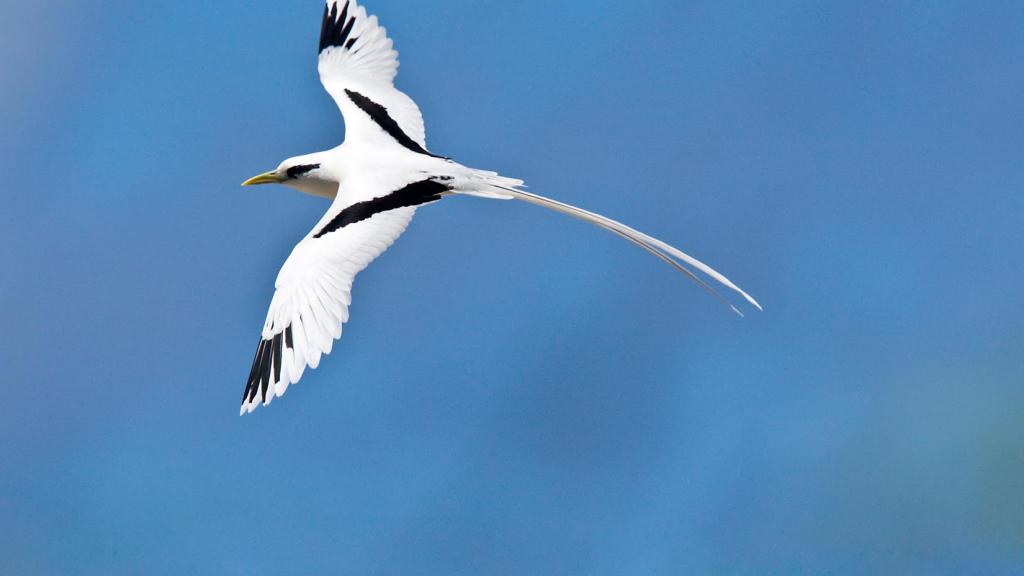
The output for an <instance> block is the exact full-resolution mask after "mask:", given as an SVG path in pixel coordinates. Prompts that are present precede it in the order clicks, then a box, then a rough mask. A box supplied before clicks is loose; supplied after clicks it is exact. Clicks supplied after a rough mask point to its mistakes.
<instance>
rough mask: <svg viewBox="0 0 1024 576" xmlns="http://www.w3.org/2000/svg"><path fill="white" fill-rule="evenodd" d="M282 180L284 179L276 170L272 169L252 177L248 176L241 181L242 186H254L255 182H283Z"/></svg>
mask: <svg viewBox="0 0 1024 576" xmlns="http://www.w3.org/2000/svg"><path fill="white" fill-rule="evenodd" d="M284 180H285V179H284V178H282V177H281V176H280V175H279V174H278V173H277V171H276V170H274V171H271V172H266V173H264V174H260V175H259V176H253V177H252V178H249V179H248V180H246V181H245V182H242V186H255V185H257V184H280V183H281V182H284Z"/></svg>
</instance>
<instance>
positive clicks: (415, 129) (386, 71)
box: [318, 0, 429, 154]
mask: <svg viewBox="0 0 1024 576" xmlns="http://www.w3.org/2000/svg"><path fill="white" fill-rule="evenodd" d="M318 68H319V70H320V81H321V82H322V83H323V85H324V88H326V89H327V92H328V93H329V94H330V95H331V97H332V98H334V101H335V102H336V103H337V104H338V108H340V109H341V114H342V116H344V117H345V140H346V141H357V142H364V143H370V144H379V145H385V146H387V145H395V144H396V143H397V144H398V145H401V146H402V147H404V148H407V149H409V150H412V151H413V152H417V153H420V154H429V152H427V150H426V147H427V144H426V132H425V130H424V127H423V116H422V114H420V109H419V108H418V107H417V106H416V103H415V102H413V101H412V99H411V98H409V97H408V96H406V95H405V94H403V93H402V92H400V91H398V90H397V89H396V88H395V87H394V80H395V75H396V74H397V73H398V52H396V51H395V49H394V47H393V43H392V42H391V39H390V38H388V36H387V31H386V30H385V29H384V28H383V27H381V26H380V25H379V24H378V23H377V17H376V16H370V15H368V14H367V13H366V9H365V8H363V7H362V6H359V5H358V4H357V3H356V1H355V0H327V5H326V7H325V9H324V20H323V25H322V26H321V29H320V63H319V66H318Z"/></svg>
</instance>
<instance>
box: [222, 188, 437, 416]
mask: <svg viewBox="0 0 1024 576" xmlns="http://www.w3.org/2000/svg"><path fill="white" fill-rule="evenodd" d="M450 189H451V186H450V185H449V183H448V181H447V180H446V179H443V178H434V179H424V180H418V181H410V180H409V179H408V177H403V176H401V175H398V174H394V173H390V174H388V175H386V176H380V175H378V176H377V177H375V178H373V179H372V180H370V179H368V178H365V177H363V178H358V179H354V180H352V181H346V184H345V190H344V194H342V193H340V192H339V194H338V196H337V198H336V199H335V201H334V204H332V205H331V208H330V209H329V210H328V211H327V213H326V214H324V217H323V218H322V219H321V220H320V222H319V223H317V225H316V227H315V228H313V230H312V231H310V233H309V234H308V235H307V236H306V237H305V238H303V239H302V241H301V242H299V243H298V245H296V246H295V249H294V250H292V253H291V255H290V256H289V257H288V260H286V261H285V263H284V266H283V267H282V268H281V272H280V273H279V274H278V276H277V282H276V283H275V288H276V291H275V292H274V298H273V301H272V302H271V304H270V311H269V312H268V313H267V320H266V323H265V324H264V325H263V334H262V335H261V337H260V344H259V347H258V348H257V349H256V357H255V358H254V359H253V364H252V370H250V372H249V379H248V381H247V382H246V386H245V395H244V396H243V398H242V408H241V413H242V414H245V413H247V412H252V411H253V410H255V409H256V407H257V406H259V405H260V404H261V403H262V404H270V402H271V401H272V400H273V399H274V397H276V396H281V395H283V394H284V393H285V391H286V390H287V389H288V386H290V385H292V384H296V383H297V382H298V381H299V379H300V378H302V374H303V372H305V370H306V368H307V367H308V368H313V369H315V368H316V367H317V366H318V365H319V364H320V358H321V356H323V355H324V354H330V353H331V349H332V347H333V345H334V341H335V340H337V339H339V338H341V331H342V324H344V323H345V322H347V321H348V317H349V316H348V307H349V305H350V304H351V303H352V282H353V280H355V277H356V274H358V273H359V272H361V271H362V270H363V269H364V268H366V267H367V266H368V265H369V264H370V262H372V261H373V260H374V259H376V258H377V257H378V256H380V255H381V254H382V253H383V252H384V251H385V250H387V249H388V247H390V246H391V244H392V243H394V241H395V239H397V238H398V237H399V236H400V235H401V234H402V232H404V231H405V228H406V226H408V225H409V222H410V221H411V220H412V217H413V215H414V214H415V212H416V207H417V206H420V205H422V204H427V203H429V202H434V201H436V200H439V199H440V198H441V196H442V195H443V194H445V193H447V192H448V191H449V190H450Z"/></svg>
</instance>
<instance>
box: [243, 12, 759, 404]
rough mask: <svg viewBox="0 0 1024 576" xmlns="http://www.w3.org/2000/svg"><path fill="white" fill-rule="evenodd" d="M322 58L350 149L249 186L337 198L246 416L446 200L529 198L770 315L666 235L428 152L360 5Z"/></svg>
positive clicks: (310, 353)
mask: <svg viewBox="0 0 1024 576" xmlns="http://www.w3.org/2000/svg"><path fill="white" fill-rule="evenodd" d="M319 54H320V56H319V65H318V69H319V72H320V81H321V83H323V85H324V88H326V89H327V92H328V93H329V94H330V95H331V97H332V98H333V99H334V101H335V102H336V103H337V105H338V108H340V109H341V114H342V116H343V117H344V120H345V141H344V143H342V144H341V145H340V146H338V147H336V148H333V149H331V150H327V151H324V152H317V153H314V154H307V155H305V156H297V157H295V158H289V159H287V160H285V161H284V162H282V163H281V164H280V165H279V166H278V167H277V169H275V170H272V171H270V172H267V173H265V174H260V175H259V176H256V177H254V178H250V179H249V180H246V181H245V182H244V183H243V186H251V185H256V184H284V185H286V186H289V187H291V188H294V189H296V190H299V191H300V192H304V193H306V194H312V195H315V196H322V197H324V198H330V199H332V200H333V201H332V203H331V207H330V208H329V209H328V210H327V213H326V214H324V216H323V218H321V219H320V221H319V222H317V224H316V226H314V227H313V229H312V230H311V231H310V232H309V234H307V235H306V237H305V238H303V239H302V241H301V242H299V243H298V245H296V246H295V248H294V249H293V250H292V253H291V255H290V256H289V257H288V259H287V260H286V261H285V263H284V266H283V267H282V268H281V271H280V273H279V274H278V276H277V281H276V283H275V292H274V297H273V300H272V301H271V303H270V311H269V312H268V314H267V320H266V323H265V324H264V325H263V333H262V335H261V338H260V343H259V347H258V348H257V349H256V357H255V359H254V360H253V363H252V369H251V370H250V372H249V379H248V381H247V382H246V386H245V395H244V396H243V398H242V407H241V413H242V414H245V413H248V412H252V411H253V410H255V409H256V408H257V407H258V406H259V405H260V404H261V403H262V404H264V405H266V404H270V402H271V401H272V400H273V399H274V398H275V397H276V396H281V395H283V394H284V393H285V391H286V390H287V389H288V387H289V386H290V385H292V384H296V383H297V382H298V381H299V380H300V379H301V378H302V374H303V372H304V371H305V370H306V369H307V368H310V369H316V368H317V366H318V365H319V364H320V359H321V357H322V356H324V355H326V354H330V353H331V349H332V347H333V345H334V341H335V340H338V339H339V338H341V330H342V325H343V324H344V323H345V322H347V321H348V318H349V313H348V309H349V306H350V305H351V304H352V296H351V294H352V282H353V280H354V279H355V277H356V274H358V273H359V272H360V271H362V270H363V269H364V268H366V266H368V265H369V264H370V262H372V261H373V260H374V259H375V258H377V257H378V256H380V255H381V253H383V252H384V251H385V250H387V249H388V247H389V246H391V244H392V243H393V242H394V241H395V239H396V238H398V236H400V235H401V234H402V232H404V231H405V228H406V226H408V225H409V222H410V220H412V217H413V215H414V214H415V213H416V209H417V208H418V207H419V206H423V205H425V204H430V203H433V202H437V201H439V200H441V199H442V198H445V197H447V196H453V195H464V196H476V197H480V198H489V199H496V200H513V199H514V200H520V201H523V202H529V203H531V204H536V205H538V206H542V207H544V208H548V209H551V210H555V211H557V212H561V213H563V214H567V215H569V216H573V217H575V218H578V219H580V220H584V221H586V222H590V223H591V224H595V225H597V226H600V227H601V228H604V229H605V230H608V231H609V232H611V233H613V234H615V235H617V236H620V237H622V238H624V239H625V240H628V241H629V242H632V243H633V244H635V245H637V246H639V247H640V248H643V249H644V250H646V251H647V252H649V253H651V254H653V255H654V256H656V257H658V258H660V259H661V260H662V261H664V262H665V263H667V264H669V265H670V266H672V267H674V268H675V269H676V270H678V271H679V272H681V273H683V274H685V275H687V276H688V277H689V278H691V279H692V280H694V281H695V282H697V283H698V284H699V285H700V286H702V287H703V288H704V289H706V290H707V291H708V292H710V293H712V294H713V295H715V296H716V297H717V298H719V299H720V300H722V301H723V302H725V303H726V304H727V305H729V306H730V307H731V308H732V309H733V310H734V311H735V312H736V313H737V314H740V311H739V310H738V309H737V308H736V307H735V306H732V305H731V304H729V303H728V301H727V300H725V299H724V298H723V297H722V296H720V295H719V294H718V293H717V292H715V290H714V289H713V288H712V287H711V286H710V285H709V284H708V283H707V282H705V281H704V280H703V279H702V278H701V277H699V276H698V275H697V274H696V273H695V272H693V271H692V270H691V269H690V268H693V269H695V270H697V271H699V272H701V273H703V274H705V275H706V276H707V277H709V278H711V279H713V280H715V281H717V282H719V283H721V284H722V285H723V286H726V287H728V288H730V289H731V290H734V291H735V292H737V293H738V294H739V295H741V296H742V297H743V298H744V299H746V301H747V302H749V303H750V304H751V305H753V306H755V307H757V308H758V309H760V308H761V306H760V305H759V304H758V303H757V301H755V300H754V299H753V298H751V297H750V296H749V295H748V294H747V293H746V292H744V291H743V290H741V289H740V288H739V287H737V286H736V285H735V284H733V283H732V282H730V281H729V280H728V279H727V278H726V277H725V276H723V275H721V274H719V273H718V272H716V271H715V270H713V269H712V268H711V267H710V266H707V265H706V264H704V263H703V262H700V261H699V260H697V259H695V258H693V257H691V256H688V255H686V254H684V253H683V252H681V251H680V250H678V249H676V248H674V247H672V246H670V245H668V244H666V243H665V242H662V241H661V240H658V239H656V238H653V237H651V236H648V235H647V234H644V233H642V232H639V231H637V230H634V229H633V228H630V227H628V226H626V225H624V224H621V223H619V222H616V221H614V220H611V219H609V218H605V217H604V216H600V215H598V214H594V213H592V212H588V211H586V210H583V209H582V208H577V207H575V206H570V205H568V204H564V203H562V202H558V201H555V200H551V199H549V198H544V197H542V196H538V195H536V194H532V193H530V192H527V191H525V190H523V181H522V180H518V179H514V178H506V177H503V176H499V175H498V174H497V173H495V172H490V171H485V170H477V169H474V168H469V167H467V166H463V165H462V164H459V163H457V162H455V161H454V160H452V159H450V158H447V157H445V156H441V155H439V154H435V153H433V152H431V151H430V150H428V149H427V145H426V136H425V130H424V127H423V117H422V115H421V114H420V110H419V108H418V107H417V106H416V103H415V102H413V101H412V99H411V98H409V97H408V96H407V95H405V94H404V93H402V92H400V91H399V90H397V89H396V88H395V87H394V79H395V75H396V74H397V72H398V53H397V52H396V51H395V50H394V48H393V44H392V42H391V40H390V39H389V38H388V36H387V33H386V31H385V29H384V28H383V27H381V26H380V25H379V24H378V22H377V18H376V16H370V15H368V14H367V13H366V9H365V8H364V7H362V6H360V5H359V4H358V3H357V2H356V1H355V0H327V3H326V7H325V9H324V16H323V23H322V25H321V29H320V49H319ZM740 315H742V314H740Z"/></svg>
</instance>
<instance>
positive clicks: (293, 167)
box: [242, 152, 338, 198]
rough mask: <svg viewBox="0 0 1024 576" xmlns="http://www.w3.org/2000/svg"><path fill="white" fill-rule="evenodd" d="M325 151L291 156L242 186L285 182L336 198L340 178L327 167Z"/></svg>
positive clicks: (299, 188)
mask: <svg viewBox="0 0 1024 576" xmlns="http://www.w3.org/2000/svg"><path fill="white" fill-rule="evenodd" d="M326 164H327V158H326V156H325V154H324V153H322V152H320V153H317V154H307V155H306V156H296V157H295V158H289V159H287V160H285V161H284V162H281V165H280V166H278V167H277V168H276V169H274V170H271V171H270V172H264V173H263V174H260V175H259V176H253V177H252V178H250V179H248V180H246V181H245V182H242V186H256V185H258V184H284V185H285V186H288V187H290V188H294V189H296V190H298V191H299V192H305V193H306V194H312V195H313V196H323V197H325V198H334V197H335V196H336V195H337V193H338V179H337V178H336V177H334V176H333V175H332V174H331V173H330V171H329V170H328V169H327V167H326Z"/></svg>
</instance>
